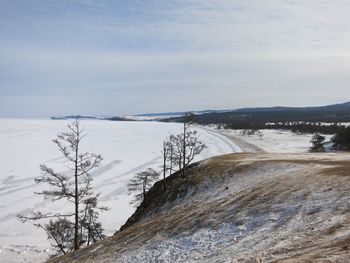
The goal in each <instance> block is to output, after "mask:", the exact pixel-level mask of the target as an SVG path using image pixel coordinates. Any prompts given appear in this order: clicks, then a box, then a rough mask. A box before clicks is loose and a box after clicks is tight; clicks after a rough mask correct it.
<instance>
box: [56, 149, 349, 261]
mask: <svg viewBox="0 0 350 263" xmlns="http://www.w3.org/2000/svg"><path fill="white" fill-rule="evenodd" d="M223 226H225V227H228V228H227V229H228V230H227V231H228V232H227V234H224V235H222V236H220V235H216V233H222V232H220V231H221V230H222V227H223ZM232 229H234V231H233V232H230V231H231V230H232ZM203 230H205V231H210V233H213V235H212V239H211V240H208V241H207V243H210V242H213V244H214V246H209V247H208V250H203V251H200V252H201V253H198V251H192V250H191V249H193V247H192V246H184V247H183V248H182V250H181V249H180V252H179V251H177V252H176V251H174V249H173V248H167V249H168V250H167V251H166V252H167V254H165V255H164V254H162V248H160V246H161V245H162V244H164V243H166V242H168V241H169V240H175V241H177V240H178V239H174V237H189V238H190V237H191V236H192V235H196V234H198V233H201V231H203ZM223 233H225V232H223ZM220 238H222V239H223V240H225V241H224V242H221V240H220ZM204 243H205V242H204ZM204 245H205V244H203V243H202V242H198V243H194V245H193V246H198V247H200V248H201V246H204ZM154 246H156V248H155V247H154ZM145 251H146V252H145ZM149 251H151V252H152V253H153V254H152V253H148V252H149ZM175 252H176V253H175ZM182 252H183V254H182V255H181V253H182ZM147 253H148V254H147ZM157 253H158V254H157ZM135 255H137V257H136V256H135ZM167 258H171V260H167ZM259 260H260V262H350V154H341V153H323V154H268V153H241V154H229V155H224V156H219V157H215V158H211V159H208V160H206V161H203V162H200V163H197V164H194V165H192V167H191V168H190V169H189V170H188V176H187V178H181V177H180V176H179V175H178V174H173V175H172V176H170V177H168V178H167V179H166V190H164V189H163V182H158V183H156V184H155V185H154V187H153V188H152V189H151V190H150V191H149V193H148V195H147V197H146V198H145V200H144V203H143V204H142V205H141V206H140V207H139V208H138V209H137V211H136V212H135V214H134V215H133V216H132V217H131V218H130V219H129V220H128V221H127V222H126V224H125V225H124V226H123V227H122V228H121V230H120V231H119V232H117V233H116V234H115V235H114V236H112V237H109V238H107V239H106V240H103V241H101V242H98V243H96V244H94V245H92V246H90V247H88V248H85V249H81V250H79V251H77V252H75V253H72V254H69V255H66V256H64V257H60V258H56V259H53V260H51V262H258V261H259Z"/></svg>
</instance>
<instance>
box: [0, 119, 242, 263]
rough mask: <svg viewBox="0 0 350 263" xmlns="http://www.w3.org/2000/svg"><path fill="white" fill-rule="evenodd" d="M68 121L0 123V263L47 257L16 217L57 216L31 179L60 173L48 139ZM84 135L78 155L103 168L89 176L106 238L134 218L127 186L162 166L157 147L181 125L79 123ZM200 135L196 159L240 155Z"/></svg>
mask: <svg viewBox="0 0 350 263" xmlns="http://www.w3.org/2000/svg"><path fill="white" fill-rule="evenodd" d="M68 123H69V121H67V120H12V119H0V145H1V147H0V196H1V198H0V222H1V223H0V262H7V263H10V262H41V261H43V260H44V259H45V258H47V257H48V255H49V254H50V245H49V243H48V241H47V239H46V235H45V233H44V232H43V231H41V230H40V229H36V228H35V227H34V226H32V224H31V223H26V224H23V223H21V222H20V221H19V220H18V219H17V216H16V215H17V214H18V213H29V212H30V211H32V210H35V209H44V210H45V209H46V210H52V211H56V210H57V209H61V208H62V207H61V205H60V204H55V203H51V202H49V201H44V200H42V198H41V197H38V196H36V195H34V192H37V191H40V190H41V189H42V187H43V186H40V185H36V184H35V182H34V177H36V176H38V175H39V174H40V171H39V165H40V164H42V163H46V164H47V165H48V166H49V167H63V159H62V157H61V155H60V153H59V152H58V150H57V148H56V147H55V145H54V144H53V143H52V141H51V140H52V139H53V138H55V137H56V135H57V133H58V132H60V131H64V130H65V129H66V125H67V124H68ZM82 124H83V125H84V126H85V127H86V130H87V131H88V137H87V138H86V139H85V141H84V142H83V147H84V149H83V150H86V151H92V152H96V153H101V154H102V155H103V157H104V160H103V162H102V165H101V166H100V167H99V168H97V169H96V170H95V172H94V187H95V191H96V192H100V193H101V196H100V201H101V205H103V206H108V207H110V208H111V209H110V210H109V211H108V212H105V213H103V214H102V215H101V220H102V223H103V226H104V228H105V229H106V234H107V235H111V234H113V233H114V232H115V231H116V230H117V229H118V228H119V227H120V226H121V225H122V224H123V223H124V222H125V221H126V219H127V218H128V217H129V216H130V215H131V214H132V213H133V211H134V208H133V207H132V206H130V205H129V201H130V199H131V197H130V196H128V195H127V190H126V185H127V183H128V181H129V180H130V178H131V177H132V176H133V175H135V173H136V172H138V171H140V170H142V169H144V168H146V167H152V168H156V169H158V168H159V166H160V163H161V153H160V151H161V143H162V141H163V140H164V139H165V138H166V137H167V136H168V135H169V134H170V133H178V132H181V127H182V126H181V124H173V123H158V122H109V121H98V120H86V121H85V120H84V121H82ZM199 130H200V136H201V140H202V141H204V142H205V143H206V145H207V146H208V148H207V149H206V150H205V151H204V152H203V153H202V154H201V156H200V157H199V158H198V159H205V158H209V157H211V156H215V155H221V154H225V153H231V152H240V151H241V149H240V148H239V147H237V146H236V145H235V144H234V143H233V142H232V140H230V139H228V138H227V137H225V136H222V135H218V134H213V133H210V132H208V131H206V130H204V129H199Z"/></svg>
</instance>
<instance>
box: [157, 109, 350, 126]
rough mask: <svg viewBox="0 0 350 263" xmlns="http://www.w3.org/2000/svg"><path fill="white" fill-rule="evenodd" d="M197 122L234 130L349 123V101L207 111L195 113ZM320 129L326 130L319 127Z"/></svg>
mask: <svg viewBox="0 0 350 263" xmlns="http://www.w3.org/2000/svg"><path fill="white" fill-rule="evenodd" d="M183 120H184V117H174V118H169V119H166V120H164V121H171V122H183ZM194 121H195V122H196V123H198V124H202V125H209V124H218V125H223V127H226V128H231V129H272V128H275V126H274V125H273V124H275V125H280V126H285V128H291V127H292V126H291V124H292V123H294V124H297V123H309V124H313V125H315V127H313V128H316V127H319V126H322V125H318V124H316V123H321V122H327V123H340V122H350V102H348V103H344V104H337V105H329V106H323V107H305V108H288V107H274V108H245V109H238V110H235V111H230V112H219V113H207V114H201V115H196V118H195V120H194ZM320 129H326V128H324V127H320Z"/></svg>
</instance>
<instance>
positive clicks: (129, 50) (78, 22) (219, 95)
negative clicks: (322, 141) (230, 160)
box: [0, 0, 350, 118]
mask: <svg viewBox="0 0 350 263" xmlns="http://www.w3.org/2000/svg"><path fill="white" fill-rule="evenodd" d="M349 73H350V1H348V0H332V1H329V0H182V1H180V0H173V1H169V0H157V1H156V0H98V1H97V0H96V1H95V0H60V1H56V0H0V117H25V118H31V117H49V116H53V115H55V116H57V115H68V114H85V115H108V116H110V115H129V114H137V113H149V112H169V111H189V110H205V109H233V108H239V107H255V106H276V105H284V106H307V105H310V106H311V105H326V104H332V103H339V102H345V101H349V100H350V74H349Z"/></svg>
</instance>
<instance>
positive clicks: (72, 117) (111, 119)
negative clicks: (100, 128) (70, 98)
mask: <svg viewBox="0 0 350 263" xmlns="http://www.w3.org/2000/svg"><path fill="white" fill-rule="evenodd" d="M51 119H52V120H74V119H78V120H107V121H134V120H133V119H129V118H126V117H119V116H115V117H96V116H83V115H68V116H54V117H51Z"/></svg>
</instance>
